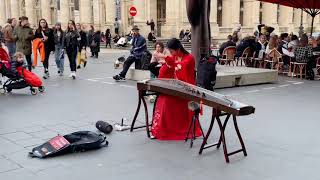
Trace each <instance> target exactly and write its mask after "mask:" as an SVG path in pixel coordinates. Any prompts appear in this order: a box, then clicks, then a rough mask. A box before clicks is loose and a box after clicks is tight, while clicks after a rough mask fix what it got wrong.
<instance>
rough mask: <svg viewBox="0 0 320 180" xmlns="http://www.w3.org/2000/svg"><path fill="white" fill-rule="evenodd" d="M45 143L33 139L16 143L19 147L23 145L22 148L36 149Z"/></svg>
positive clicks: (38, 139) (41, 140)
mask: <svg viewBox="0 0 320 180" xmlns="http://www.w3.org/2000/svg"><path fill="white" fill-rule="evenodd" d="M44 142H45V141H44V140H43V139H40V138H36V137H34V138H32V139H27V140H19V141H16V142H15V143H16V144H18V145H21V146H22V147H24V148H26V147H32V148H33V147H36V146H38V145H40V144H43V143H44Z"/></svg>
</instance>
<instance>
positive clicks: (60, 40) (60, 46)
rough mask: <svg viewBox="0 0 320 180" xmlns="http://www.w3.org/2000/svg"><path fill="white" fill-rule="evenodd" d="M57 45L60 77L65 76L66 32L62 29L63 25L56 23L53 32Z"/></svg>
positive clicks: (56, 52) (57, 62) (56, 55)
mask: <svg viewBox="0 0 320 180" xmlns="http://www.w3.org/2000/svg"><path fill="white" fill-rule="evenodd" d="M53 35H54V45H55V60H56V64H57V68H58V74H59V76H63V72H64V37H65V34H64V31H63V30H62V29H61V23H59V22H58V23H56V25H55V29H54V32H53Z"/></svg>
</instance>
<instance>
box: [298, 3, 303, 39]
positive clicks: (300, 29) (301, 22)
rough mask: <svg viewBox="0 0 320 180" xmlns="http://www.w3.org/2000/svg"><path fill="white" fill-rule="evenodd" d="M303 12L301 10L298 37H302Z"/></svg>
mask: <svg viewBox="0 0 320 180" xmlns="http://www.w3.org/2000/svg"><path fill="white" fill-rule="evenodd" d="M303 33H304V32H303V10H302V9H301V19H300V27H299V37H301V36H302V35H303Z"/></svg>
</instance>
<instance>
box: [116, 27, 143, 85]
mask: <svg viewBox="0 0 320 180" xmlns="http://www.w3.org/2000/svg"><path fill="white" fill-rule="evenodd" d="M139 30H140V29H139V28H138V26H133V28H132V31H133V40H132V48H131V50H130V55H129V57H128V58H127V60H126V61H125V62H124V64H123V70H122V71H121V72H120V74H118V75H115V76H113V79H114V80H116V81H124V80H125V79H126V78H125V77H126V74H127V72H128V70H129V67H130V66H131V65H132V64H133V63H135V67H136V69H137V68H140V66H141V62H140V59H141V57H142V55H143V52H145V51H146V50H147V45H146V39H145V38H144V37H142V36H141V35H140V33H139Z"/></svg>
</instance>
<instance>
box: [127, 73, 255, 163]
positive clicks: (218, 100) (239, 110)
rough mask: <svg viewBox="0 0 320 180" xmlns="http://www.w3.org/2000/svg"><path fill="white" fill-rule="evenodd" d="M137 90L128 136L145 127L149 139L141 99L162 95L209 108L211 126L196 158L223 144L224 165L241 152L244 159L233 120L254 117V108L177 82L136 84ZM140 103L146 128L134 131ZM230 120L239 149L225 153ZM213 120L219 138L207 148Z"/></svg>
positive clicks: (143, 101)
mask: <svg viewBox="0 0 320 180" xmlns="http://www.w3.org/2000/svg"><path fill="white" fill-rule="evenodd" d="M137 89H138V92H139V101H138V106H137V110H136V113H135V115H134V118H133V121H132V124H131V132H132V131H133V130H134V129H138V128H143V127H145V128H146V131H147V135H148V137H150V132H149V127H150V126H151V125H150V124H149V115H148V107H147V104H146V101H145V99H144V97H145V96H149V95H152V94H157V95H159V94H160V95H161V94H165V95H171V96H176V97H179V98H182V99H186V100H189V101H194V102H198V103H199V102H200V101H201V102H202V103H203V104H204V105H207V106H209V107H212V117H211V123H210V126H209V129H208V132H207V134H206V136H205V137H204V139H203V142H202V145H201V147H200V151H199V154H202V151H203V150H204V149H207V148H210V147H213V146H217V148H219V147H220V145H221V144H222V145H223V150H224V156H225V159H226V162H229V156H231V155H233V154H237V153H239V152H243V153H244V155H245V156H247V152H246V148H245V145H244V142H243V139H242V137H241V134H240V131H239V128H238V125H237V118H236V117H237V116H246V115H250V114H252V113H254V112H255V108H254V107H253V106H249V105H246V104H243V103H240V102H238V101H235V100H232V99H229V98H228V97H226V96H224V95H222V94H218V93H215V92H213V91H209V90H206V89H203V88H201V87H197V86H194V85H191V84H188V83H186V82H183V81H180V80H176V79H161V78H158V79H152V80H145V81H140V82H138V83H137ZM141 102H142V103H143V106H144V109H145V120H146V125H145V126H140V127H135V121H136V119H137V117H138V114H139V111H140V107H141ZM155 104H156V102H155ZM155 104H154V107H155ZM222 116H226V118H225V120H224V122H223V124H222V121H221V119H220V117H222ZM231 116H232V117H233V118H232V119H233V124H234V127H235V130H236V133H237V136H238V138H239V141H240V144H241V147H242V148H241V149H239V150H236V151H233V152H230V153H228V151H227V144H226V140H225V134H224V131H225V128H226V126H227V123H228V121H229V119H230V117H231ZM215 120H217V122H218V126H219V129H220V138H219V141H218V142H217V143H214V144H208V143H207V140H208V138H209V136H210V133H211V131H212V128H213V124H214V122H215Z"/></svg>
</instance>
